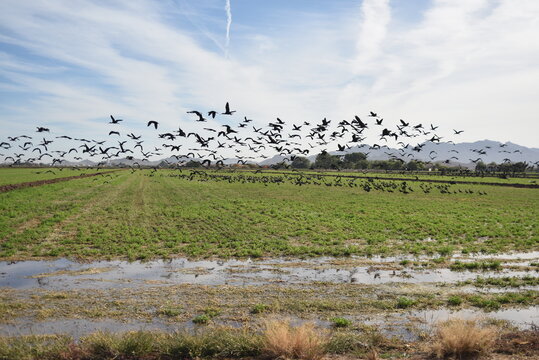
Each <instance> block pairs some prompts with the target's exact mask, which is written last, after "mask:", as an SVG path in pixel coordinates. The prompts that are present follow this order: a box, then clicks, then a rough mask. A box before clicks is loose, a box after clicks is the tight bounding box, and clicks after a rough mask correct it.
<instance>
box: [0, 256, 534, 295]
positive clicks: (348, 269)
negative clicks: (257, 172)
mask: <svg viewBox="0 0 539 360" xmlns="http://www.w3.org/2000/svg"><path fill="white" fill-rule="evenodd" d="M532 254H534V256H535V255H537V256H538V257H539V252H535V253H532ZM500 256H501V255H500ZM505 256H507V255H505ZM514 256H517V255H514ZM518 256H519V258H522V257H529V258H530V259H535V258H534V257H532V256H528V255H526V254H519V255H518ZM402 259H403V257H398V258H359V257H356V258H345V259H342V258H328V257H324V258H317V259H309V260H298V259H269V260H263V261H251V260H226V261H225V260H200V261H191V260H188V259H173V260H157V261H152V262H138V261H135V262H126V261H98V262H93V263H86V264H82V263H77V262H73V261H70V260H68V259H58V260H54V261H20V262H6V261H2V262H0V288H1V287H10V288H15V289H32V288H42V289H47V290H69V289H83V288H95V289H110V288H118V287H139V286H145V285H150V284H151V285H163V286H165V285H176V284H198V285H237V286H243V285H263V284H266V283H268V282H271V283H288V284H304V283H311V282H328V283H357V284H370V285H372V284H386V283H432V282H443V283H455V282H459V281H466V280H473V279H475V278H476V277H478V276H481V277H504V276H524V275H530V274H532V275H531V276H535V274H537V272H534V271H531V272H526V271H519V270H510V269H503V270H500V271H483V272H471V271H459V272H457V271H451V270H449V269H446V268H442V269H419V270H416V269H405V270H385V269H384V268H386V269H387V268H388V266H387V263H388V262H399V261H401V260H402Z"/></svg>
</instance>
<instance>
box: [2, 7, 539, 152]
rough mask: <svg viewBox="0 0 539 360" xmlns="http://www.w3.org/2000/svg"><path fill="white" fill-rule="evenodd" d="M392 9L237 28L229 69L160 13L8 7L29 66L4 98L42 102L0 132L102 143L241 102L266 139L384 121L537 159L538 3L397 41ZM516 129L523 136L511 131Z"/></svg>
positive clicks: (6, 34) (13, 68) (15, 59)
mask: <svg viewBox="0 0 539 360" xmlns="http://www.w3.org/2000/svg"><path fill="white" fill-rule="evenodd" d="M358 5H361V6H358ZM390 5H391V3H390V2H389V1H387V0H385V1H374V0H365V1H364V2H363V3H361V4H353V5H351V6H350V9H349V11H343V12H342V13H338V14H316V16H311V15H312V14H302V13H299V12H297V13H292V14H291V15H290V16H291V18H289V19H283V22H282V23H281V24H279V27H278V30H271V29H269V28H264V27H254V26H253V25H251V26H250V27H249V26H245V25H244V26H242V25H241V23H239V24H238V25H237V27H235V33H234V34H235V41H234V44H235V46H234V53H232V54H231V56H230V58H228V59H227V58H226V57H225V56H224V54H223V52H222V51H223V48H220V47H219V46H216V47H215V48H214V49H208V48H206V47H205V46H203V45H202V44H201V43H200V42H199V41H198V40H197V36H194V35H193V34H192V33H191V32H190V31H192V24H196V23H197V22H198V18H197V19H195V18H194V17H193V18H192V19H190V20H187V18H181V17H178V19H183V21H185V24H183V23H181V24H174V23H173V22H171V21H170V19H168V18H167V19H166V20H165V18H166V17H167V16H168V15H169V13H168V12H167V11H168V10H169V9H168V8H166V7H160V5H159V3H156V2H153V1H144V0H138V1H127V2H121V3H115V5H114V6H113V5H111V4H109V3H106V2H105V3H97V2H88V1H82V0H70V1H55V2H52V3H51V2H45V1H37V0H34V1H22V2H21V1H14V0H13V1H9V0H4V1H2V2H1V3H0V24H1V25H0V41H1V42H5V43H9V44H11V45H10V46H14V45H16V46H17V47H20V48H21V49H24V51H25V52H28V53H29V54H31V56H28V57H26V55H25V56H21V55H18V54H10V53H6V50H3V53H2V54H4V55H2V56H0V75H2V76H4V77H6V78H7V79H9V80H10V81H11V84H9V85H6V84H3V85H2V87H1V88H0V90H3V91H11V90H10V89H17V90H18V92H20V91H22V90H23V89H26V90H27V91H28V93H32V94H34V93H38V94H39V95H38V96H37V98H34V99H33V100H31V102H30V104H31V107H30V108H29V107H28V106H27V105H24V106H23V105H22V103H21V106H20V108H19V110H18V111H17V109H16V108H14V107H13V106H12V105H10V108H9V111H8V114H5V116H4V117H3V119H2V120H0V121H2V122H4V121H6V122H7V121H11V120H13V119H18V120H20V119H23V118H26V117H28V118H29V120H28V122H20V124H21V125H20V126H21V128H20V130H23V129H22V126H23V125H26V124H27V123H30V122H32V121H35V120H34V119H35V118H30V116H31V114H32V113H34V114H35V113H38V114H40V116H39V119H40V121H44V122H47V121H55V122H57V124H58V126H61V123H60V122H61V121H66V122H68V121H71V122H76V123H77V124H79V125H80V127H81V128H85V127H86V128H88V129H91V128H92V127H94V125H95V123H94V121H95V119H96V118H99V117H102V118H106V117H107V116H108V114H109V113H115V114H118V115H119V116H120V115H121V116H122V117H125V118H127V119H132V121H133V122H137V123H141V124H142V127H144V122H145V121H147V120H149V119H158V120H159V121H160V122H162V124H163V126H168V127H174V128H175V127H176V126H177V125H179V124H180V122H183V123H184V124H185V123H186V119H192V118H191V117H189V116H188V115H187V114H186V113H185V112H186V111H187V110H191V109H193V108H197V109H201V110H209V109H212V108H216V109H217V110H220V109H221V108H222V107H223V104H224V103H225V102H226V101H230V102H231V104H232V105H233V107H234V108H236V109H238V110H239V113H241V114H245V115H248V116H249V117H251V118H254V119H255V122H257V123H258V125H260V124H265V123H267V122H268V121H271V120H273V119H274V118H275V117H276V116H280V117H283V118H285V119H290V120H294V121H303V120H314V119H321V118H323V117H324V116H328V117H332V118H335V119H336V120H341V119H343V118H345V117H350V116H352V115H354V114H358V113H359V114H361V113H365V112H367V111H369V110H374V111H378V112H379V113H381V115H382V116H384V117H385V118H386V119H388V121H389V120H391V119H393V120H397V119H398V118H400V117H403V118H410V119H411V120H413V121H417V122H424V123H430V122H432V123H439V124H441V125H442V126H441V127H442V128H445V129H446V130H447V131H448V132H449V133H450V132H451V129H452V128H457V127H458V128H463V129H466V130H467V131H466V132H465V133H464V134H463V137H462V140H476V139H478V138H491V139H494V140H496V139H499V140H511V141H513V142H519V143H522V144H524V145H528V146H537V141H536V139H535V137H536V136H535V134H537V132H539V129H538V122H537V121H536V119H535V117H534V116H535V112H536V110H537V105H536V102H535V101H534V97H535V94H536V93H538V92H539V88H538V85H537V84H539V65H538V64H539V44H538V43H537V42H533V41H532V39H533V38H534V37H535V36H536V34H537V33H539V25H538V22H537V21H536V19H537V17H538V16H539V2H537V1H535V0H529V1H526V0H523V1H518V2H515V1H511V0H505V1H488V0H473V1H472V0H462V1H453V0H451V1H434V2H433V3H432V4H431V5H430V7H429V8H428V9H427V10H426V11H425V12H424V14H423V18H422V19H421V20H420V22H418V23H413V24H409V25H408V27H399V28H398V29H397V28H395V27H394V26H393V25H394V24H393V21H392V13H391V7H390ZM221 11H222V8H221ZM235 11H236V10H235ZM221 14H222V13H221ZM188 15H189V16H191V13H189V14H188ZM208 16H209V15H208ZM335 16H339V18H338V19H335ZM239 18H241V17H240V16H239V15H237V16H236V17H235V24H236V23H238V21H239V20H237V19H239ZM178 21H180V20H178ZM208 21H209V22H212V21H221V23H222V18H216V19H212V18H211V17H210V18H209V19H208ZM189 27H191V30H186V29H187V28H189ZM201 28H203V29H204V30H203V32H204V37H206V38H208V39H213V40H211V41H212V42H214V43H216V44H218V42H217V41H216V40H215V39H217V38H218V37H219V36H218V35H216V34H213V33H212V32H211V31H210V30H208V28H206V27H201V26H195V30H197V29H198V30H200V29H201ZM221 29H222V28H221ZM221 31H222V30H221ZM221 36H222V35H221ZM259 39H262V40H263V41H258V40H259ZM35 57H38V58H35ZM41 58H44V59H48V62H47V64H48V65H44V64H42V63H41V60H40V59H41ZM51 63H52V64H54V63H56V64H54V65H51ZM17 64H18V65H17ZM0 104H1V103H0ZM1 106H2V107H3V108H4V109H7V105H1ZM508 117H510V118H511V121H512V122H513V123H514V125H513V127H512V128H510V129H504V128H503V124H504V123H506V122H507V121H508ZM493 124H495V126H493ZM196 125H197V124H194V123H192V122H191V120H189V122H188V125H186V126H196ZM524 128H525V129H527V130H526V131H522V129H524Z"/></svg>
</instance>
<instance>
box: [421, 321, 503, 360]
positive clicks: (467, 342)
mask: <svg viewBox="0 0 539 360" xmlns="http://www.w3.org/2000/svg"><path fill="white" fill-rule="evenodd" d="M496 335H497V329H496V328H495V327H493V326H489V327H482V326H479V325H478V323H477V321H475V320H461V319H453V320H448V321H445V322H442V323H440V324H439V325H438V327H437V329H436V333H435V335H434V339H433V341H432V344H431V345H430V349H429V350H430V353H431V354H433V355H435V356H436V357H438V358H446V357H450V356H452V357H455V358H457V359H467V358H475V357H477V356H479V355H483V354H486V353H487V352H488V351H489V350H490V349H492V347H493V345H494V343H495V341H496V337H497V336H496Z"/></svg>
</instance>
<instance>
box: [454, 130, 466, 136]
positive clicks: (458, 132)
mask: <svg viewBox="0 0 539 360" xmlns="http://www.w3.org/2000/svg"><path fill="white" fill-rule="evenodd" d="M453 131H454V132H455V135H458V134H461V133H462V132H464V130H459V131H457V130H455V129H453Z"/></svg>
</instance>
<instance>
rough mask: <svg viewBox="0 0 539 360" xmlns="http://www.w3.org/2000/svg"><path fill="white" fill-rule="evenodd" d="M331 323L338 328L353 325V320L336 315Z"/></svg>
mask: <svg viewBox="0 0 539 360" xmlns="http://www.w3.org/2000/svg"><path fill="white" fill-rule="evenodd" d="M331 323H332V325H333V327H336V328H345V327H349V326H350V325H352V322H351V321H350V320H348V319H347V318H344V317H334V318H332V319H331Z"/></svg>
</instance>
